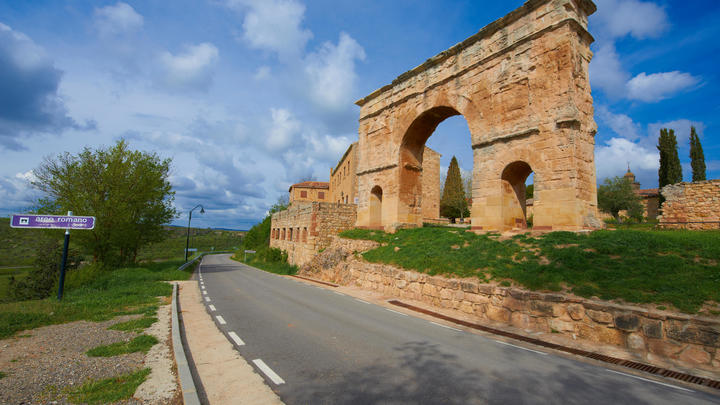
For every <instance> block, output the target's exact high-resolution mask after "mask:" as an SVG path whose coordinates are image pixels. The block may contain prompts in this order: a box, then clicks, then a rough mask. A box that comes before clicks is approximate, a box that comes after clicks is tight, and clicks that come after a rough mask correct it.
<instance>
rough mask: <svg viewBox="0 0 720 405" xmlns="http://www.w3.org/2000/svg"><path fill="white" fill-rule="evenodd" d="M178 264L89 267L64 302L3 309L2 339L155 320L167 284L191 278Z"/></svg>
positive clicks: (72, 276)
mask: <svg viewBox="0 0 720 405" xmlns="http://www.w3.org/2000/svg"><path fill="white" fill-rule="evenodd" d="M180 264H182V261H181V260H175V261H167V262H161V263H148V264H145V265H142V266H137V267H133V268H124V269H117V270H112V271H108V270H101V269H98V268H97V267H93V266H88V267H84V268H81V269H77V270H73V271H71V272H68V274H67V278H66V284H65V296H64V298H63V300H62V301H60V302H58V300H57V299H56V298H54V296H53V297H50V298H46V299H43V300H32V301H20V302H11V303H4V304H0V339H2V338H6V337H8V336H12V335H13V334H14V333H15V332H18V331H21V330H25V329H32V328H37V327H40V326H45V325H53V324H60V323H66V322H72V321H78V320H89V321H104V320H108V319H112V318H114V317H115V316H118V315H127V314H145V315H147V316H152V315H154V314H155V312H156V311H157V306H158V304H159V302H158V299H157V297H159V296H164V297H169V296H170V294H171V292H172V286H171V285H170V284H168V283H166V282H164V281H166V280H187V279H188V278H189V277H190V274H191V273H189V272H185V271H178V270H177V268H178V266H180Z"/></svg>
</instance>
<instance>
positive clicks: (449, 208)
mask: <svg viewBox="0 0 720 405" xmlns="http://www.w3.org/2000/svg"><path fill="white" fill-rule="evenodd" d="M468 215H470V211H469V210H468V203H467V200H466V199H465V189H464V187H463V181H462V177H461V176H460V166H459V165H458V161H457V159H456V158H455V156H453V157H452V160H450V166H449V167H448V171H447V176H446V177H445V186H444V187H443V195H442V198H441V199H440V216H443V217H446V218H450V220H451V221H452V222H455V218H464V217H466V216H468Z"/></svg>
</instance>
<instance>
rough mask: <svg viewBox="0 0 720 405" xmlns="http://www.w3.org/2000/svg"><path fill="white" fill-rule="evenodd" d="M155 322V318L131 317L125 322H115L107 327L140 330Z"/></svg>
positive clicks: (130, 330)
mask: <svg viewBox="0 0 720 405" xmlns="http://www.w3.org/2000/svg"><path fill="white" fill-rule="evenodd" d="M155 322H157V318H154V317H148V316H146V317H143V318H139V319H132V320H129V321H127V322H121V323H116V324H115V325H113V326H111V327H109V328H108V329H112V330H122V331H125V332H141V331H143V330H145V329H147V328H149V327H150V326H151V325H152V324H154V323H155Z"/></svg>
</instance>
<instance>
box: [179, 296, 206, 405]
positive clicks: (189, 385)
mask: <svg viewBox="0 0 720 405" xmlns="http://www.w3.org/2000/svg"><path fill="white" fill-rule="evenodd" d="M177 295H178V285H177V283H174V284H173V294H172V341H173V351H174V352H175V353H174V354H175V364H177V371H178V377H179V378H180V389H181V390H182V396H183V403H184V404H186V405H200V398H198V394H197V389H196V388H195V382H194V381H193V378H192V374H191V373H190V366H189V365H188V361H187V357H185V349H184V347H183V344H182V339H181V337H180V321H179V318H178V300H177Z"/></svg>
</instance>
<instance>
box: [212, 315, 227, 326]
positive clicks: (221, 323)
mask: <svg viewBox="0 0 720 405" xmlns="http://www.w3.org/2000/svg"><path fill="white" fill-rule="evenodd" d="M215 318H216V319H217V320H218V323H219V324H220V325H225V324H226V323H227V322H225V318H223V317H222V316H220V315H216V316H215Z"/></svg>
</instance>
